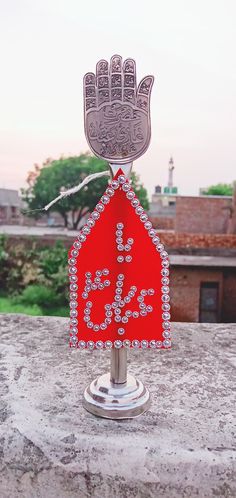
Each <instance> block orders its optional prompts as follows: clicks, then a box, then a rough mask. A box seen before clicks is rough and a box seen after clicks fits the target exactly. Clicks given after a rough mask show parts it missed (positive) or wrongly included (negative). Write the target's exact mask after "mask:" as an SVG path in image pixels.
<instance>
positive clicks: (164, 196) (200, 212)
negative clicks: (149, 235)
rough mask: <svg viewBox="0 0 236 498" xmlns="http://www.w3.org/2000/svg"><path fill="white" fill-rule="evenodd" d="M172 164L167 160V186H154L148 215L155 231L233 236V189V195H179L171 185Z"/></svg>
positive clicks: (235, 215)
mask: <svg viewBox="0 0 236 498" xmlns="http://www.w3.org/2000/svg"><path fill="white" fill-rule="evenodd" d="M173 171H174V161H173V158H172V157H171V158H170V161H169V168H168V172H169V176H168V185H167V187H164V188H163V189H162V187H161V186H160V185H157V186H156V187H155V192H154V194H153V195H152V200H151V203H150V210H149V216H150V218H151V221H152V223H153V225H154V227H155V228H157V229H159V230H172V231H174V232H176V233H212V234H216V233H219V234H220V233H222V234H227V233H236V186H235V187H234V195H233V196H226V195H204V189H201V192H202V194H201V195H199V196H187V195H179V194H178V188H177V187H174V186H173Z"/></svg>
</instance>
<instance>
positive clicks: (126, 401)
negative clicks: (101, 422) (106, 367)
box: [83, 348, 150, 419]
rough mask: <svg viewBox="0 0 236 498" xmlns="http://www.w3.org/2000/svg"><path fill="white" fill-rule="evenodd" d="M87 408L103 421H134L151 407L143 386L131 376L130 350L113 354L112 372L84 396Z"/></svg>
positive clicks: (148, 396)
mask: <svg viewBox="0 0 236 498" xmlns="http://www.w3.org/2000/svg"><path fill="white" fill-rule="evenodd" d="M83 404H84V407H85V408H86V410H88V411H89V412H90V413H93V414H94V415H98V416H99V417H105V418H111V419H125V418H134V417H137V416H138V415H141V414H142V413H144V412H145V411H146V410H147V409H148V408H149V406H150V395H149V392H148V390H147V389H146V388H145V387H144V386H143V384H142V382H140V381H139V380H138V379H136V378H135V377H133V376H132V375H129V374H127V350H126V349H124V348H122V349H113V350H112V351H111V371H110V373H107V374H104V375H101V376H100V377H98V378H97V379H96V380H94V381H93V382H92V383H91V384H90V386H88V387H87V388H86V389H85V392H84V402H83Z"/></svg>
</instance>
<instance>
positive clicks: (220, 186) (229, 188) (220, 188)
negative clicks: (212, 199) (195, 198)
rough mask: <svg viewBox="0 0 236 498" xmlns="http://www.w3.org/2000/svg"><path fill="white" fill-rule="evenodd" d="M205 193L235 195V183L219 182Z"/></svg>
mask: <svg viewBox="0 0 236 498" xmlns="http://www.w3.org/2000/svg"><path fill="white" fill-rule="evenodd" d="M204 195H233V185H231V184H228V183H217V184H216V185H211V186H210V187H208V188H207V190H206V191H205V192H204Z"/></svg>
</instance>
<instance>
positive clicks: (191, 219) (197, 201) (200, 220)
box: [175, 196, 233, 233]
mask: <svg viewBox="0 0 236 498" xmlns="http://www.w3.org/2000/svg"><path fill="white" fill-rule="evenodd" d="M232 206H233V204H232V198H227V197H226V198H224V197H221V198H219V197H215V198H214V197H209V196H202V197H201V196H200V197H187V196H186V197H181V196H179V197H176V219H175V231H176V232H181V233H182V232H187V233H188V232H189V233H228V232H229V231H231V228H232V227H231V223H230V215H231V212H232Z"/></svg>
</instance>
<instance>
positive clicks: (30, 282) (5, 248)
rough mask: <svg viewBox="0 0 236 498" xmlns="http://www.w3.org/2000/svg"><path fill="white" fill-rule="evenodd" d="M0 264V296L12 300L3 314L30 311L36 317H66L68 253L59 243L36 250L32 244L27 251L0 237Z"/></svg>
mask: <svg viewBox="0 0 236 498" xmlns="http://www.w3.org/2000/svg"><path fill="white" fill-rule="evenodd" d="M28 243H29V241H28ZM0 263H2V264H0V288H1V295H2V296H4V297H5V296H6V295H7V296H8V297H9V296H11V305H12V306H10V307H9V306H8V304H9V303H8V302H6V303H5V304H6V306H7V309H5V308H4V309H3V310H2V311H8V312H9V313H11V312H13V311H12V309H13V308H14V309H16V311H15V312H22V310H24V309H27V310H28V309H31V310H32V313H31V314H36V315H37V314H39V315H41V314H48V315H51V314H55V315H57V314H60V313H62V316H68V311H67V306H68V276H67V249H66V248H65V247H64V246H63V244H62V243H61V242H59V241H58V242H57V243H56V244H55V246H53V247H42V248H37V247H36V244H35V242H34V241H32V242H31V246H30V247H29V248H28V249H27V248H26V247H25V245H24V244H22V243H19V244H14V245H10V244H9V243H8V240H7V238H5V237H1V238H0ZM35 310H36V311H35ZM58 310H59V311H58ZM25 312H26V311H25Z"/></svg>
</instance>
